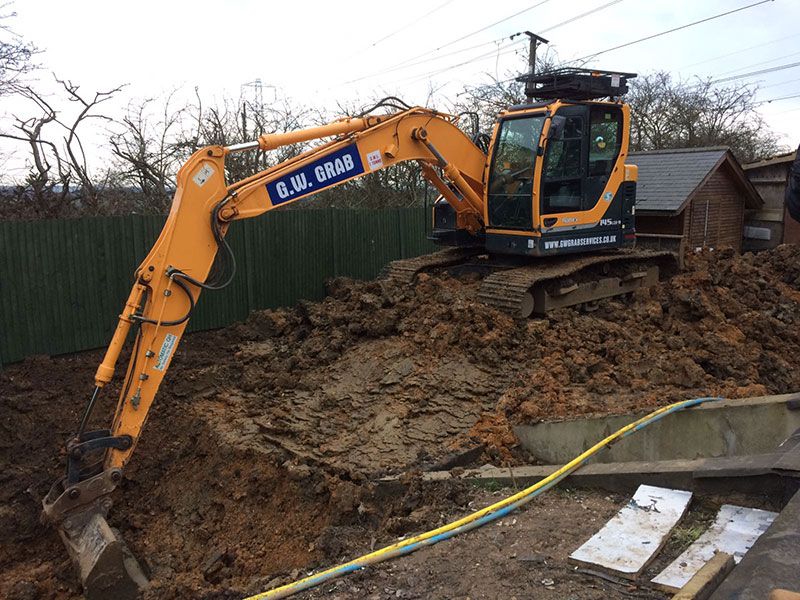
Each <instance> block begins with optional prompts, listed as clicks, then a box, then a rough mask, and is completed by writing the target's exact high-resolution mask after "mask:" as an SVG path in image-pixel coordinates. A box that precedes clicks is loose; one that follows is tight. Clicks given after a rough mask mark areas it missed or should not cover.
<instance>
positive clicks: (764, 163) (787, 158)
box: [742, 151, 797, 171]
mask: <svg viewBox="0 0 800 600" xmlns="http://www.w3.org/2000/svg"><path fill="white" fill-rule="evenodd" d="M796 156H797V151H792V152H784V153H783V154H776V155H775V156H772V157H770V158H765V159H764V160H759V161H757V162H752V163H747V164H746V165H742V169H744V170H745V171H749V170H750V169H758V168H761V167H770V166H772V165H779V164H782V163H791V162H794V159H795V157H796Z"/></svg>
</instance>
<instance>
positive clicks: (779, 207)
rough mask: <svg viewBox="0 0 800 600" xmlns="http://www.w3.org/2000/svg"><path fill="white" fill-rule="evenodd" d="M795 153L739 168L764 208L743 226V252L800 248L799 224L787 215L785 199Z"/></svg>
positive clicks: (780, 155)
mask: <svg viewBox="0 0 800 600" xmlns="http://www.w3.org/2000/svg"><path fill="white" fill-rule="evenodd" d="M795 156H797V153H796V152H787V153H785V154H779V155H777V156H773V157H772V158H768V159H766V160H760V161H758V162H754V163H750V164H747V165H742V169H744V172H745V174H746V175H747V178H748V179H749V180H750V183H752V184H753V186H754V187H755V188H756V189H757V190H758V193H759V194H760V195H761V197H762V198H763V199H764V206H763V207H762V209H761V210H759V211H757V212H755V213H754V214H753V215H751V217H750V218H749V219H748V220H747V222H746V223H745V228H744V248H745V250H762V249H764V248H774V247H775V246H777V245H778V244H781V243H783V244H800V223H797V222H796V221H794V219H792V218H791V217H790V216H789V215H788V214H787V212H786V207H785V206H784V196H785V194H786V184H787V182H788V180H789V169H790V168H791V166H792V163H793V162H794V159H795Z"/></svg>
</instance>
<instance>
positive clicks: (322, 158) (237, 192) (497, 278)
mask: <svg viewBox="0 0 800 600" xmlns="http://www.w3.org/2000/svg"><path fill="white" fill-rule="evenodd" d="M523 77H527V79H525V83H526V85H528V86H530V87H531V88H533V93H532V94H531V96H532V97H531V100H533V98H536V101H530V102H528V103H525V104H521V105H516V106H511V107H509V108H508V109H507V110H504V111H502V112H501V113H500V114H499V115H498V117H497V120H496V123H495V125H494V130H493V133H492V135H491V137H489V136H473V137H470V136H469V135H467V134H466V133H465V132H464V131H462V130H461V129H460V128H459V126H458V121H459V117H458V116H453V115H449V114H445V113H442V112H439V111H436V110H431V109H428V108H421V107H412V106H408V105H405V104H403V103H401V102H400V101H399V100H397V99H396V98H392V99H385V100H384V101H382V102H380V103H378V105H376V106H375V107H373V108H372V109H370V110H369V111H365V112H364V113H362V114H359V115H356V116H351V117H347V118H343V119H341V120H338V121H335V122H332V123H330V124H327V125H324V126H319V127H311V128H308V129H301V130H298V131H291V132H287V133H273V134H265V135H262V136H261V137H260V138H259V139H258V140H256V141H252V142H248V143H243V144H237V145H233V146H227V147H223V146H210V147H206V148H203V149H201V150H198V151H197V152H195V153H194V154H193V155H192V156H191V157H190V158H189V159H188V160H187V161H186V163H185V164H184V165H183V166H182V167H181V169H180V170H179V172H178V174H177V187H176V192H175V196H174V199H173V202H172V206H171V209H170V212H169V215H168V217H167V220H166V223H165V225H164V228H163V231H162V232H161V234H160V236H159V237H158V239H157V241H156V242H155V244H154V246H153V248H152V249H151V250H150V252H149V254H148V255H147V256H146V258H145V259H144V261H143V262H142V263H141V265H139V267H138V269H136V271H135V274H134V281H135V282H134V284H133V288H132V290H131V292H130V295H129V297H128V299H127V301H126V302H125V305H124V307H123V309H122V312H121V314H120V315H119V320H118V323H117V326H116V329H115V331H114V333H113V336H112V339H111V341H110V343H109V346H108V348H107V350H106V353H105V356H104V358H103V361H102V363H101V364H100V365H99V367H98V368H97V371H96V374H95V381H94V392H93V393H92V395H91V398H90V400H89V401H88V403H87V406H86V410H85V412H84V414H83V418H82V420H81V422H80V425H79V427H78V430H77V433H76V434H75V435H74V436H73V437H72V438H71V439H70V440H68V442H67V444H66V450H67V452H66V454H67V468H66V475H65V476H64V477H63V478H61V479H59V480H58V481H56V482H55V483H54V484H53V486H52V488H51V489H50V491H49V492H48V494H47V495H46V497H45V498H44V500H43V517H44V518H45V520H46V521H47V522H49V523H50V524H52V525H53V526H54V527H55V528H57V530H58V532H59V535H60V537H61V538H62V540H63V542H64V544H65V546H66V548H67V550H68V552H69V554H70V556H71V558H72V560H73V562H74V564H75V565H76V568H77V571H78V573H79V576H80V578H81V581H82V583H83V586H84V593H85V596H86V597H87V598H88V599H89V600H95V599H101V600H110V599H112V598H113V599H125V598H135V597H136V595H137V594H138V592H139V591H140V590H141V589H142V588H143V587H145V586H146V585H147V578H146V576H145V574H144V572H143V571H142V569H141V567H140V565H139V564H138V562H137V561H136V559H135V558H134V556H133V555H132V553H131V552H130V551H129V550H128V548H127V547H126V546H125V544H124V542H123V541H122V539H121V537H120V536H119V534H118V533H117V532H115V531H114V530H112V529H111V527H110V526H109V525H108V522H107V521H106V517H107V515H108V511H109V510H110V508H111V503H112V502H111V494H112V492H113V491H114V490H115V488H116V487H117V486H118V485H119V484H120V482H121V481H122V478H123V469H124V467H125V465H126V464H127V463H128V461H129V460H130V459H131V457H132V455H133V452H134V450H135V448H136V444H137V442H138V440H139V437H140V435H141V433H142V429H143V427H144V425H145V423H146V421H147V418H148V415H149V414H150V409H151V407H152V405H153V400H154V398H155V396H156V392H157V391H158V388H159V385H160V384H161V381H162V380H163V378H164V375H165V374H166V372H167V369H168V368H169V366H170V362H171V360H172V359H173V357H174V356H175V351H176V348H177V347H178V343H179V341H180V340H181V337H182V336H183V333H184V331H185V328H186V325H187V323H188V321H189V319H190V317H191V316H192V312H193V310H194V308H195V306H196V304H197V302H198V298H199V296H200V293H201V292H203V291H214V290H219V289H221V288H223V287H225V286H226V285H227V284H228V283H229V282H230V281H231V280H232V278H233V276H234V273H235V271H236V260H235V256H234V253H233V251H232V250H231V247H230V246H229V244H228V242H227V241H226V233H227V232H228V229H229V227H230V226H231V225H232V224H233V223H234V222H235V221H239V220H242V219H249V218H253V217H256V216H259V215H261V214H263V213H266V212H269V211H271V210H273V209H276V208H281V207H284V206H287V205H289V204H292V203H294V202H298V201H300V200H303V199H307V198H310V197H312V196H313V195H314V194H316V193H318V192H321V191H323V190H328V189H331V188H332V187H334V186H337V185H340V184H342V183H344V182H347V181H351V180H353V179H356V178H359V177H363V176H364V175H368V174H370V173H373V172H375V171H378V170H380V169H385V168H388V167H391V166H392V165H396V164H398V163H402V162H406V161H416V163H418V164H419V166H420V168H421V173H422V175H423V176H424V177H425V178H426V179H427V180H428V181H429V182H430V183H431V184H432V185H433V186H434V187H435V188H436V189H437V190H438V191H439V193H440V194H441V195H440V197H439V199H438V200H437V201H436V203H435V204H434V206H433V211H432V212H433V215H432V217H433V225H432V229H431V232H430V235H431V237H432V239H433V240H434V241H435V242H437V243H438V244H440V245H443V246H446V249H445V250H442V251H440V252H436V253H433V254H431V255H428V256H424V257H420V258H416V259H409V260H401V261H395V262H394V263H391V264H390V265H389V266H388V267H387V269H386V273H385V277H387V278H388V279H389V280H393V281H394V282H395V283H398V284H401V285H402V284H408V283H411V282H413V279H414V277H415V276H416V275H417V274H418V273H420V272H421V271H425V270H434V269H443V268H475V269H479V270H483V271H484V273H487V274H486V276H485V277H484V278H483V280H482V283H481V286H480V291H479V297H480V298H481V299H482V300H484V301H485V302H488V303H490V304H492V305H495V306H498V307H499V308H501V309H503V310H506V311H509V312H510V313H512V314H514V315H515V316H517V317H528V316H529V315H531V314H534V313H536V314H543V313H546V312H547V311H548V310H552V309H554V308H560V307H564V306H571V305H576V304H587V303H590V302H594V301H597V300H598V299H600V298H606V297H610V296H616V295H620V294H628V293H630V292H632V291H634V290H635V289H637V288H640V287H643V286H646V285H651V284H653V283H655V282H656V281H657V280H658V277H659V272H660V271H659V270H660V269H662V270H663V268H664V264H665V262H664V261H665V255H664V253H658V252H652V251H644V250H638V249H636V248H635V247H634V244H635V241H636V233H635V226H634V208H635V207H634V204H635V199H636V180H637V168H636V166H635V165H632V164H626V162H625V159H626V157H627V155H628V144H629V134H630V110H629V107H628V106H627V105H626V104H625V103H624V101H623V100H622V96H623V95H624V93H625V92H626V91H627V81H628V80H629V79H630V78H631V77H635V75H634V74H630V73H620V72H611V71H588V70H579V69H569V70H559V71H554V72H550V73H547V74H541V75H528V76H523ZM379 109H383V110H384V111H386V112H384V113H382V114H376V111H377V110H379ZM387 109H388V110H387ZM312 140H320V142H318V144H317V145H315V146H313V147H312V148H311V149H309V150H307V151H305V152H302V153H301V154H299V155H297V156H295V157H293V158H290V159H289V160H286V161H284V162H281V163H279V164H277V165H275V166H272V167H269V168H267V169H266V170H264V171H261V172H259V173H256V174H255V175H252V176H250V177H248V178H246V179H244V180H242V181H238V182H235V183H227V182H226V180H225V160H226V157H228V156H229V155H231V154H233V153H237V152H252V151H270V150H274V149H276V148H280V147H282V146H286V145H291V144H298V143H301V142H309V141H312ZM130 335H132V337H133V342H132V351H131V355H130V359H129V361H128V364H127V369H126V371H125V374H124V377H123V379H122V380H121V381H122V385H121V391H120V395H119V399H118V403H117V407H116V411H115V414H114V416H113V420H112V422H111V427H110V428H109V429H102V430H94V431H90V430H88V425H89V422H90V419H91V416H92V413H93V409H94V407H95V404H96V402H97V399H98V397H99V394H100V392H101V390H102V389H103V388H104V387H105V386H106V385H108V384H109V383H110V382H111V381H112V379H113V377H114V373H115V368H116V363H117V362H118V359H119V357H120V354H121V352H122V350H123V346H125V344H126V340H127V339H128V337H129V336H130Z"/></svg>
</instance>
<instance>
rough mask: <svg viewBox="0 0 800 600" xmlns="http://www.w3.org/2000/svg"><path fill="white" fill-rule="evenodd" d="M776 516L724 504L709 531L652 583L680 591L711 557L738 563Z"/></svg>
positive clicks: (771, 513) (776, 514) (763, 511)
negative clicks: (725, 556)
mask: <svg viewBox="0 0 800 600" xmlns="http://www.w3.org/2000/svg"><path fill="white" fill-rule="evenodd" d="M777 516H778V513H774V512H769V511H767V510H759V509H757V508H743V507H741V506H732V505H730V504H723V505H722V507H720V509H719V513H717V518H716V519H715V520H714V523H713V524H712V525H711V527H709V528H708V530H707V531H706V532H705V533H704V534H703V535H701V536H700V537H699V538H697V540H695V542H694V543H693V544H692V545H691V546H689V547H688V548H687V549H686V550H685V551H684V553H683V554H681V555H680V556H679V557H678V558H676V559H675V560H674V561H673V562H672V563H671V564H670V565H669V566H668V567H667V568H666V569H664V570H663V571H661V573H659V574H658V575H657V576H656V577H655V578H654V579H653V583H655V584H657V585H659V586H661V587H664V588H666V589H669V590H679V589H681V588H682V587H683V586H684V585H686V582H687V581H689V580H690V579H691V578H692V576H693V575H694V574H695V573H697V571H699V570H700V568H701V567H702V566H703V565H704V564H706V563H707V562H708V561H709V560H711V558H712V557H713V556H714V554H715V553H716V552H726V553H728V554H731V555H732V556H733V559H734V560H735V561H736V562H737V563H738V562H739V561H740V560H742V557H743V556H744V555H745V553H746V552H747V551H748V550H749V549H750V547H751V546H752V545H753V544H755V542H756V540H757V539H758V538H759V537H760V536H761V534H762V533H764V532H765V531H766V530H767V528H768V527H769V526H770V524H771V523H772V521H774V520H775V517H777Z"/></svg>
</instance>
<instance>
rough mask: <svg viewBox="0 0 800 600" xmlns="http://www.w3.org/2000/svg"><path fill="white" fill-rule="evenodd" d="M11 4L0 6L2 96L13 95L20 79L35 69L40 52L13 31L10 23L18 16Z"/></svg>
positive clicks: (0, 75)
mask: <svg viewBox="0 0 800 600" xmlns="http://www.w3.org/2000/svg"><path fill="white" fill-rule="evenodd" d="M10 7H11V3H10V2H6V3H3V4H0V95H4V94H8V93H12V92H13V91H14V89H13V87H14V84H16V83H18V81H19V79H20V77H22V76H23V75H25V74H26V73H29V72H30V71H32V70H33V69H34V68H35V65H34V64H33V62H32V61H33V57H34V55H35V54H37V53H38V52H39V50H38V49H37V48H36V46H34V45H33V44H31V43H30V42H26V41H24V40H23V39H22V38H21V37H20V36H19V35H17V34H16V33H15V32H14V30H13V29H11V27H10V25H9V24H8V21H9V20H10V19H12V18H13V17H15V16H16V13H15V12H12V11H10V10H9V9H10Z"/></svg>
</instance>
